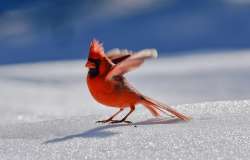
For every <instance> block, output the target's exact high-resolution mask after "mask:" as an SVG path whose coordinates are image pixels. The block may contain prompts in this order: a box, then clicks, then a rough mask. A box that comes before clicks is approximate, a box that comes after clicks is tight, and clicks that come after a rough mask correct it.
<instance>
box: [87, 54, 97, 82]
mask: <svg viewBox="0 0 250 160" xmlns="http://www.w3.org/2000/svg"><path fill="white" fill-rule="evenodd" d="M88 61H90V62H92V63H94V64H95V66H96V67H95V68H90V69H89V72H88V75H89V76H90V77H91V78H94V77H96V76H98V75H99V68H100V60H99V59H92V58H88Z"/></svg>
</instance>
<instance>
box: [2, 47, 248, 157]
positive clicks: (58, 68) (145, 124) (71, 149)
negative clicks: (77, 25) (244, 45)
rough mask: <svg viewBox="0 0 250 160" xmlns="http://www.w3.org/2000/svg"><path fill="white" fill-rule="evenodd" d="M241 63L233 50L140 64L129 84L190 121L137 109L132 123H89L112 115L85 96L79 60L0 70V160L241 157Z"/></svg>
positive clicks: (244, 130)
mask: <svg viewBox="0 0 250 160" xmlns="http://www.w3.org/2000/svg"><path fill="white" fill-rule="evenodd" d="M249 60H250V54H249V53H248V51H237V52H236V51H235V52H231V53H228V52H225V53H216V54H205V55H189V56H181V57H171V58H160V59H158V60H152V61H148V62H146V64H144V65H143V66H142V68H140V69H138V70H137V71H134V72H131V73H129V74H128V75H127V77H128V79H129V81H131V83H132V84H133V85H134V86H136V88H138V90H140V91H141V92H142V93H144V94H146V95H148V96H151V97H153V98H155V99H157V100H160V101H162V102H164V103H167V104H171V105H173V106H174V107H175V108H176V109H177V110H178V111H180V112H183V113H185V114H187V115H190V116H192V117H193V119H192V120H191V121H189V122H182V121H179V120H177V119H174V118H171V117H167V116H165V117H164V116H163V117H160V118H153V117H152V116H151V114H150V113H149V112H148V111H147V110H146V109H144V108H143V107H142V106H138V107H137V108H136V112H135V113H134V114H132V115H131V117H129V120H131V121H133V122H134V123H133V124H132V125H128V124H96V123H95V121H97V120H101V119H104V118H106V117H108V116H109V115H111V114H112V113H113V112H115V111H116V110H115V109H112V108H107V107H102V106H101V105H99V104H98V103H96V102H94V100H93V98H92V97H91V96H90V95H89V92H88V89H87V88H86V83H85V76H86V69H84V68H83V66H84V61H56V62H43V63H31V64H19V65H6V66H1V67H0V75H1V76H0V88H1V90H0V113H1V116H0V159H1V160H2V159H3V160H5V159H6V160H7V159H10V160H20V159H27V160H28V159H32V160H33V159H52V160H56V159H59V160H64V159H65V160H66V159H67V160H68V159H192V160H193V159H249V157H250V153H249V150H250V127H249V123H250V100H248V99H249V96H250V91H249V89H248V87H247V86H249V78H250V63H249ZM142 82H143V83H142ZM124 114H126V113H123V114H121V115H120V116H119V118H120V117H122V116H123V115H124Z"/></svg>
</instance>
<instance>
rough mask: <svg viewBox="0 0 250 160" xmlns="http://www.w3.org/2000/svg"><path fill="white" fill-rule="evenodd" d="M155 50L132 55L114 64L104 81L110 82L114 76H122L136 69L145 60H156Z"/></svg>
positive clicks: (146, 50)
mask: <svg viewBox="0 0 250 160" xmlns="http://www.w3.org/2000/svg"><path fill="white" fill-rule="evenodd" d="M156 57H157V50H156V49H144V50H141V51H139V52H137V53H134V54H132V55H131V56H129V57H128V58H127V59H125V60H123V61H121V62H120V63H118V64H116V65H115V66H114V67H113V68H112V69H111V71H110V72H109V73H108V74H107V76H106V80H111V79H112V78H113V77H115V76H119V75H124V74H125V73H127V72H129V71H131V70H133V69H135V68H138V67H139V66H140V65H141V64H142V63H143V62H144V60H145V59H149V58H156Z"/></svg>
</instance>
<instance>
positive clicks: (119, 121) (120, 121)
mask: <svg viewBox="0 0 250 160" xmlns="http://www.w3.org/2000/svg"><path fill="white" fill-rule="evenodd" d="M122 122H124V123H128V124H130V123H132V122H131V121H123V120H112V121H111V122H110V123H122Z"/></svg>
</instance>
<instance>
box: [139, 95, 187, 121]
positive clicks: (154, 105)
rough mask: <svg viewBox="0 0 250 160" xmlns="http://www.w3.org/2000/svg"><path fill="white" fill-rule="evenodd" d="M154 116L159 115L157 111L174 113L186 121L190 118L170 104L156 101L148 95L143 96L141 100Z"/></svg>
mask: <svg viewBox="0 0 250 160" xmlns="http://www.w3.org/2000/svg"><path fill="white" fill-rule="evenodd" d="M141 103H142V104H143V105H144V106H145V107H146V108H147V109H149V111H150V112H151V113H152V114H153V115H154V116H159V112H158V111H160V112H162V113H164V114H168V112H169V113H171V114H173V115H175V116H176V117H178V118H180V119H181V120H184V121H188V120H190V119H191V118H190V117H188V116H185V115H184V114H182V113H180V112H178V111H176V110H175V109H173V108H171V107H170V106H168V105H166V104H162V103H160V102H157V101H156V100H153V99H151V98H149V97H143V99H142V102H141Z"/></svg>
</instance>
